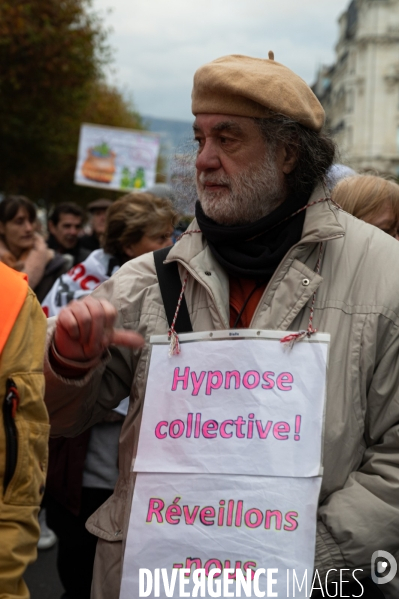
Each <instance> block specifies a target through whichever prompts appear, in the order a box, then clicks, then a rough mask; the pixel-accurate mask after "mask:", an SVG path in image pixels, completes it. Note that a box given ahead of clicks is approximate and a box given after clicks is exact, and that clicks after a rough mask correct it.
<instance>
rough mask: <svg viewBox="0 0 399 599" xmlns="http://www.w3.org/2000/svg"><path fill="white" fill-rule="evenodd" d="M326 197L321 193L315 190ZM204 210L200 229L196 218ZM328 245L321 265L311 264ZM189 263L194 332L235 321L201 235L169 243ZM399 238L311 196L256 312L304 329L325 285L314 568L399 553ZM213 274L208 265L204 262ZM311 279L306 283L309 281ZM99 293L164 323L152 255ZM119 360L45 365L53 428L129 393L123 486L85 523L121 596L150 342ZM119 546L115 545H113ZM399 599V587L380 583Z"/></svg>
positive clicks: (107, 592)
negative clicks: (323, 404) (80, 374)
mask: <svg viewBox="0 0 399 599" xmlns="http://www.w3.org/2000/svg"><path fill="white" fill-rule="evenodd" d="M320 197H323V196H322V192H321V190H320V189H318V190H316V191H315V193H314V194H313V195H312V198H311V200H310V201H313V200H315V199H317V198H320ZM197 228H198V227H197V224H196V222H195V221H194V222H193V224H192V225H191V227H190V229H197ZM321 241H323V242H324V247H325V251H324V257H323V261H322V267H321V274H320V275H318V274H316V273H315V272H314V269H315V265H316V262H317V258H318V255H319V245H320V242H321ZM171 260H177V261H178V263H179V269H180V274H181V276H183V273H185V272H188V274H189V278H188V283H187V289H186V294H185V295H186V300H187V305H188V310H189V313H190V317H191V322H192V325H193V329H194V331H204V330H218V329H225V328H228V327H229V282H228V277H227V275H226V274H225V272H224V271H223V270H222V268H221V267H220V266H219V265H218V263H217V262H216V261H215V259H214V258H213V256H212V254H211V252H210V250H209V248H208V246H207V243H206V240H205V238H204V237H203V236H202V235H201V234H200V233H193V234H191V235H185V236H184V237H183V238H182V239H181V240H180V241H179V242H178V243H177V244H176V245H175V247H174V248H173V249H172V250H171V251H170V253H169V255H168V261H171ZM398 271H399V244H398V242H397V241H396V240H394V239H393V238H391V237H389V236H388V235H386V234H385V233H382V232H381V231H380V230H379V229H377V228H375V227H372V226H370V225H368V224H365V223H364V222H362V221H359V220H357V219H355V218H354V217H352V216H350V215H348V214H347V213H345V212H343V211H341V210H338V209H337V208H335V207H334V206H332V205H331V204H330V202H323V203H320V204H316V205H314V206H312V207H310V208H309V209H308V210H307V211H306V218H305V223H304V228H303V235H302V239H301V241H300V242H299V243H298V244H297V245H295V246H294V247H293V248H292V249H291V250H290V251H289V253H288V254H287V255H286V256H285V258H284V260H283V261H282V262H281V264H280V266H279V267H278V269H277V270H276V272H275V274H274V276H273V277H272V279H271V280H270V282H269V284H268V286H267V288H266V290H265V292H264V294H263V297H262V299H261V301H260V303H259V305H258V307H257V309H256V312H255V314H254V316H253V320H252V324H251V328H259V329H282V330H291V331H297V330H300V329H306V328H307V325H308V320H309V309H310V302H311V298H312V294H313V292H314V291H315V290H316V289H317V298H316V303H315V315H314V326H315V327H316V328H317V329H318V330H319V331H326V332H329V333H330V334H331V349H330V360H329V373H328V389H327V408H326V429H325V445H324V477H323V484H322V490H321V496H320V508H319V520H318V529H317V543H316V567H317V568H318V569H319V573H320V574H321V575H324V574H325V573H326V571H327V570H328V569H330V568H337V569H339V568H363V569H364V571H365V574H368V573H369V572H370V559H371V555H372V553H373V552H374V551H375V550H378V549H383V550H385V551H389V552H390V553H394V554H395V553H396V554H398V555H399V551H398V548H399V468H398V466H399V427H398V422H399V359H398V356H399V331H398V326H399V277H398V274H397V273H398ZM206 272H207V273H209V272H210V273H211V275H210V276H209V274H205V273H206ZM304 279H309V281H310V283H309V284H308V285H307V284H304ZM94 295H95V296H96V297H103V298H107V299H109V300H110V301H111V302H112V303H113V304H114V305H115V306H116V307H117V309H118V315H119V316H118V323H117V325H118V326H120V327H125V328H129V329H134V330H137V331H139V332H140V333H141V334H142V335H143V336H144V337H145V338H146V339H147V340H148V339H149V337H150V336H151V335H152V334H164V333H166V332H167V329H168V325H167V321H166V315H165V311H164V308H163V303H162V300H161V296H160V290H159V286H158V283H157V277H156V274H155V267H154V260H153V256H152V255H151V254H147V255H145V256H142V257H140V258H138V259H136V260H132V261H130V262H128V263H127V264H125V265H124V266H123V267H122V268H121V269H120V270H119V271H118V272H117V273H116V275H115V276H113V277H112V278H111V279H110V280H109V281H107V282H106V283H104V284H103V285H101V287H99V288H98V289H97V290H96V291H95V293H94ZM111 355H112V359H111V360H109V361H108V362H107V363H105V362H106V361H103V363H102V364H101V365H99V366H98V367H97V368H95V369H94V371H92V372H90V373H89V374H88V375H87V376H86V377H85V379H83V380H80V381H76V380H75V381H71V380H69V381H68V380H61V379H60V377H57V376H56V375H55V374H54V373H53V372H51V370H50V369H49V367H47V368H48V370H47V375H46V376H47V405H48V408H49V411H50V414H51V421H52V427H53V428H52V432H53V434H57V435H61V434H64V435H67V436H73V435H76V434H78V433H80V432H81V431H82V430H83V429H85V428H86V427H88V426H90V425H91V424H93V423H94V422H96V421H98V420H100V419H101V418H102V417H103V415H104V413H105V412H107V411H108V410H110V409H111V408H113V407H115V406H116V405H117V404H118V402H119V401H120V400H121V399H122V398H123V397H124V396H125V395H127V394H128V393H129V392H130V394H131V395H130V396H131V402H130V408H129V412H128V415H127V418H126V420H125V423H124V426H123V429H122V434H121V439H120V477H119V481H118V483H117V486H116V489H115V493H114V495H113V496H112V497H111V498H110V499H109V500H108V501H107V502H106V504H104V506H102V507H101V508H100V509H99V510H98V511H97V512H96V513H95V514H94V515H93V516H92V517H91V518H90V519H89V521H88V528H89V530H90V531H91V532H92V533H93V534H95V535H97V536H98V537H100V539H102V541H101V542H100V543H99V544H98V552H97V561H96V567H95V580H94V587H93V589H94V590H93V593H94V594H93V596H94V597H95V599H99V598H100V597H101V598H102V597H104V598H105V597H106V598H107V599H113V598H114V597H115V598H116V597H118V589H119V576H120V562H121V559H122V549H123V543H121V542H120V541H123V540H124V539H125V534H126V530H127V523H128V518H129V508H130V503H131V497H132V490H133V475H132V474H131V472H130V468H131V462H132V452H133V445H134V440H135V439H137V435H138V430H139V423H140V415H141V408H142V402H143V396H144V390H145V382H146V370H147V365H148V364H147V362H148V345H147V346H146V347H145V348H144V349H143V350H141V351H136V352H134V353H132V352H130V351H129V350H126V349H123V348H116V347H115V348H112V349H111ZM111 544H112V547H111ZM382 590H383V592H384V593H385V595H386V597H387V598H389V599H394V598H395V599H397V597H398V596H399V595H398V592H397V591H396V592H395V591H394V590H393V585H392V583H391V584H388V585H385V586H384V587H382Z"/></svg>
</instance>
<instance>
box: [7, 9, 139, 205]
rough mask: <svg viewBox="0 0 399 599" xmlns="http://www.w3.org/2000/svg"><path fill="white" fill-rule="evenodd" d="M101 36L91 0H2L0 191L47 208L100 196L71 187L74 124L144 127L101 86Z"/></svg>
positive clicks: (106, 57)
mask: <svg viewBox="0 0 399 599" xmlns="http://www.w3.org/2000/svg"><path fill="white" fill-rule="evenodd" d="M106 38H107V31H106V30H105V29H104V26H103V24H102V21H101V19H100V18H99V17H98V15H96V14H95V13H93V11H92V9H91V0H33V1H31V0H1V2H0V64H1V69H0V190H2V191H5V192H6V193H9V192H13V193H24V194H27V195H29V196H30V197H31V198H32V199H36V200H37V199H38V198H45V199H46V201H47V202H49V201H51V202H54V201H61V200H65V199H67V198H69V199H78V200H79V199H81V200H83V201H85V200H86V199H90V197H91V196H92V195H93V193H94V194H95V195H96V196H98V190H85V189H82V188H78V187H77V186H74V185H73V170H74V165H75V161H76V152H77V146H78V139H79V130H80V124H81V123H82V122H90V123H97V124H103V125H111V126H119V127H129V128H138V129H141V128H143V124H142V121H141V118H140V116H139V115H138V114H137V112H135V111H134V109H132V108H131V102H129V101H127V100H126V99H124V97H123V96H122V94H121V93H120V92H118V90H116V89H114V88H111V87H109V86H107V85H106V84H105V82H104V79H103V67H104V66H105V65H106V64H108V63H109V62H110V60H111V52H110V49H109V47H108V46H107V42H106Z"/></svg>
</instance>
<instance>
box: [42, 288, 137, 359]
mask: <svg viewBox="0 0 399 599" xmlns="http://www.w3.org/2000/svg"><path fill="white" fill-rule="evenodd" d="M116 315H117V312H116V309H115V307H114V306H113V305H112V304H111V303H110V302H108V301H107V300H103V299H100V300H98V299H94V298H93V297H91V296H90V295H89V296H87V297H85V298H83V299H82V300H78V301H73V302H71V303H70V304H69V305H68V306H67V307H66V308H63V310H61V312H60V314H59V316H58V320H57V324H56V329H55V333H54V345H55V349H56V350H57V352H58V353H59V354H60V356H61V357H63V358H67V359H68V360H74V361H77V362H88V361H90V360H93V359H95V358H98V359H100V357H101V355H102V354H103V352H104V350H105V349H106V348H107V347H108V346H109V345H111V344H115V345H124V346H126V347H131V348H133V349H136V348H140V347H142V346H143V345H144V340H143V338H142V337H141V335H139V334H138V333H135V332H133V331H127V330H124V329H114V323H115V320H116Z"/></svg>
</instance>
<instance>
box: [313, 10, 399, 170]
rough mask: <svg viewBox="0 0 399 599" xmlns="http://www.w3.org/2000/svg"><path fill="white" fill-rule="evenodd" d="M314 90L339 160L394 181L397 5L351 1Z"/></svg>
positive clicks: (398, 155)
mask: <svg viewBox="0 0 399 599" xmlns="http://www.w3.org/2000/svg"><path fill="white" fill-rule="evenodd" d="M313 90H314V91H315V93H316V95H317V96H318V98H319V99H320V101H321V103H322V104H323V106H324V108H325V111H326V117H327V123H326V124H327V128H328V129H329V130H330V132H331V133H332V134H333V136H334V138H335V140H336V141H337V143H338V146H339V149H340V153H341V157H340V161H341V162H344V163H345V164H348V165H349V166H352V168H354V169H355V170H357V171H364V170H366V169H374V170H376V171H378V172H379V173H381V174H383V173H384V174H391V175H394V176H396V177H398V176H399V0H353V1H352V2H351V3H350V4H349V6H348V9H347V10H346V12H344V13H343V14H342V15H341V17H340V18H339V40H338V43H337V45H336V62H335V64H334V65H332V66H329V67H326V66H323V67H322V68H321V69H320V70H319V73H318V76H317V81H316V83H315V84H314V86H313Z"/></svg>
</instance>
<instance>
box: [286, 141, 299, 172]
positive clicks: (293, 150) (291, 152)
mask: <svg viewBox="0 0 399 599" xmlns="http://www.w3.org/2000/svg"><path fill="white" fill-rule="evenodd" d="M283 152H284V153H283V164H282V168H283V173H285V174H286V175H289V173H291V172H292V171H293V170H294V168H295V167H296V164H297V162H298V146H297V145H296V144H289V145H286V146H284V148H283Z"/></svg>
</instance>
